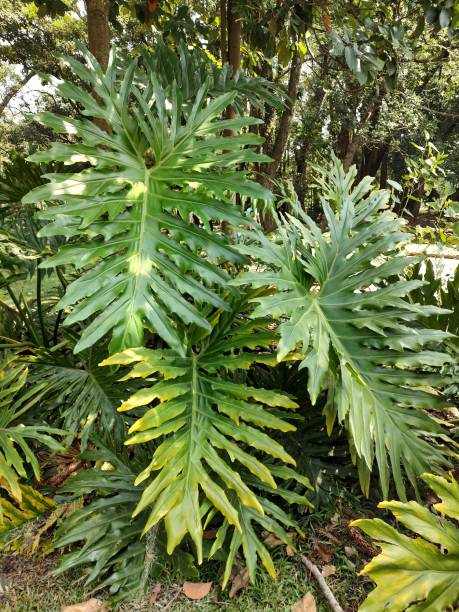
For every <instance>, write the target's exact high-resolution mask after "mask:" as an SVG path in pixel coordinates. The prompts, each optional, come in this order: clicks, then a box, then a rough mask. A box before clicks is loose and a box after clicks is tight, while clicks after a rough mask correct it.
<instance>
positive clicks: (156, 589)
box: [148, 584, 161, 606]
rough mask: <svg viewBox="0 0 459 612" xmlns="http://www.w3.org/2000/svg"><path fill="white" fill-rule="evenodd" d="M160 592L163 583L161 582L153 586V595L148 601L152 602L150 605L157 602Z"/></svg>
mask: <svg viewBox="0 0 459 612" xmlns="http://www.w3.org/2000/svg"><path fill="white" fill-rule="evenodd" d="M160 593H161V585H160V584H155V586H154V587H153V590H152V592H151V595H150V597H149V598H148V603H149V604H150V606H151V605H152V604H154V603H155V602H156V600H157V599H158V597H159V594H160Z"/></svg>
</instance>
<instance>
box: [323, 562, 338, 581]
mask: <svg viewBox="0 0 459 612" xmlns="http://www.w3.org/2000/svg"><path fill="white" fill-rule="evenodd" d="M333 574H336V567H335V566H334V565H324V566H323V568H322V576H324V578H326V577H327V576H333Z"/></svg>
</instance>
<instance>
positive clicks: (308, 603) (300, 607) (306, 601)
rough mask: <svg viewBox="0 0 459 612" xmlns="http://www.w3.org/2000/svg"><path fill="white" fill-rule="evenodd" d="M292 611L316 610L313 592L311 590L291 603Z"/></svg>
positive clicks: (305, 611) (306, 611)
mask: <svg viewBox="0 0 459 612" xmlns="http://www.w3.org/2000/svg"><path fill="white" fill-rule="evenodd" d="M292 612H317V607H316V600H315V599H314V596H313V594H312V593H311V592H309V593H306V595H305V596H304V597H302V598H301V599H300V600H299V601H297V602H296V604H293V607H292Z"/></svg>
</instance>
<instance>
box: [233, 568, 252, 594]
mask: <svg viewBox="0 0 459 612" xmlns="http://www.w3.org/2000/svg"><path fill="white" fill-rule="evenodd" d="M231 582H232V585H231V589H230V592H229V597H230V598H232V597H234V596H235V595H237V594H238V593H239V591H241V590H243V589H246V588H247V587H248V586H249V572H248V571H247V568H244V569H243V570H242V571H241V572H239V574H236V576H234V577H233V578H232V580H231Z"/></svg>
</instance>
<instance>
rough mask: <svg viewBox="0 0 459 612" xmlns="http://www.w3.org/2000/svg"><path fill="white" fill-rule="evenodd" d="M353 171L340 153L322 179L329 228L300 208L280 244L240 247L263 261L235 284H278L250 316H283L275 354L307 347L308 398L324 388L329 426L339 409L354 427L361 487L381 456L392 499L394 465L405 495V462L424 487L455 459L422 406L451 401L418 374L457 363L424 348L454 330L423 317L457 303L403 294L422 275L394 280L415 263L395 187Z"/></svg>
mask: <svg viewBox="0 0 459 612" xmlns="http://www.w3.org/2000/svg"><path fill="white" fill-rule="evenodd" d="M355 176H356V169H355V167H354V168H352V169H351V170H350V171H349V172H348V173H347V174H346V173H344V171H343V167H342V164H341V162H339V161H337V160H335V162H334V166H333V168H332V170H331V171H330V173H328V174H326V175H325V176H324V178H323V179H322V185H323V196H322V206H323V210H324V214H325V218H326V221H327V231H324V230H322V229H321V228H320V227H319V226H318V225H317V224H316V223H315V222H314V221H312V219H310V218H309V217H308V216H307V215H306V214H305V213H304V212H303V211H301V210H300V209H298V211H297V214H298V217H294V216H292V215H288V216H287V217H286V218H285V219H284V220H283V224H282V225H281V226H280V228H279V235H280V240H279V242H278V243H276V242H274V241H270V240H268V239H267V238H266V237H265V236H263V235H260V236H259V245H255V246H244V247H242V248H241V252H243V253H245V254H250V255H251V256H252V257H254V258H255V259H256V260H258V261H259V262H261V265H262V268H261V269H259V270H257V271H254V272H244V273H243V274H242V275H241V276H240V277H239V278H237V279H235V280H234V281H232V283H233V284H236V285H247V284H250V285H252V286H254V287H264V286H272V287H275V289H276V293H274V294H273V295H266V294H263V293H262V294H260V295H259V296H257V297H256V298H254V300H255V301H256V302H259V306H258V307H257V308H256V309H255V311H254V312H253V314H252V316H254V317H260V316H261V317H263V316H272V317H274V318H281V320H282V323H281V324H280V326H279V332H280V341H279V344H278V353H277V358H278V360H279V361H281V360H282V359H284V358H285V357H286V356H287V355H289V354H290V353H291V352H292V351H296V350H297V348H298V346H301V347H302V348H301V352H302V353H303V360H302V362H301V367H306V368H307V369H308V375H309V376H308V391H309V395H310V398H311V401H312V403H313V404H314V403H315V402H316V401H317V398H318V395H319V393H320V392H321V391H322V390H325V389H327V393H328V401H327V404H326V407H325V409H324V413H325V416H326V420H327V427H328V429H329V431H330V430H331V429H332V427H333V424H334V422H335V419H336V418H338V421H339V422H341V423H345V424H346V427H347V428H348V431H349V435H350V440H351V450H352V452H353V454H354V457H355V460H356V462H357V466H358V469H359V474H360V480H361V484H362V487H363V489H364V491H366V492H367V493H368V490H369V476H370V473H371V470H372V467H373V462H374V460H375V459H376V463H377V466H378V469H379V475H380V481H381V486H382V491H383V495H384V497H387V495H388V492H389V482H390V471H389V464H390V467H391V472H392V475H393V479H394V482H395V486H396V489H397V493H398V495H399V496H400V497H402V498H403V497H404V496H405V485H404V479H403V473H402V469H401V468H402V467H403V469H404V472H405V474H406V475H407V477H408V478H409V480H410V482H411V483H412V485H413V486H416V476H417V475H418V474H419V473H421V472H423V471H425V470H426V469H428V468H429V469H431V470H432V466H435V467H436V468H437V469H441V466H445V465H449V461H448V457H447V455H448V450H447V447H446V443H447V437H446V434H445V431H444V430H443V429H442V427H441V426H440V425H439V423H438V421H437V420H435V419H434V418H431V417H430V416H429V415H428V413H427V412H426V409H429V408H435V409H438V410H441V409H442V408H445V407H446V405H447V404H446V402H445V401H444V400H443V399H442V398H441V396H438V395H437V394H436V393H435V392H433V391H432V389H431V387H429V385H430V384H433V383H435V384H437V385H439V384H441V382H442V381H441V376H435V375H432V374H430V375H429V374H427V373H421V372H420V371H419V368H422V367H423V366H426V365H438V366H439V365H442V364H444V363H447V362H448V361H451V357H450V356H449V355H448V354H446V353H441V352H438V351H434V350H424V349H423V348H422V347H423V346H424V345H427V346H428V345H429V344H431V343H441V342H442V341H443V340H444V339H445V338H448V337H449V334H448V332H444V331H439V330H434V329H426V328H423V327H422V326H420V325H419V324H418V323H417V321H418V319H419V318H420V317H421V316H428V315H432V314H440V313H447V312H449V311H447V310H441V309H439V308H438V307H435V306H425V305H424V306H421V305H419V304H415V303H411V302H410V301H409V300H408V299H404V297H405V296H408V295H409V293H410V291H412V290H414V289H416V288H417V287H419V286H420V285H421V284H422V282H421V281H406V280H396V281H393V279H390V277H393V276H394V275H397V274H399V273H401V272H402V271H403V270H404V269H405V268H406V267H407V266H408V265H410V264H411V263H413V261H414V260H413V259H412V258H409V257H403V256H401V255H400V254H399V253H398V247H399V246H400V245H402V244H403V243H404V242H406V241H407V240H408V239H409V236H408V235H407V234H406V233H404V232H402V231H401V224H402V222H401V221H400V220H399V219H398V218H396V217H395V216H394V215H393V214H392V213H390V212H388V211H387V210H386V207H387V202H388V199H389V193H388V192H387V191H385V190H380V191H376V190H372V188H371V183H372V180H373V179H371V178H370V177H366V178H365V179H363V180H362V181H361V182H360V183H359V184H357V185H355V186H354V185H353V182H354V179H355ZM388 279H389V280H388ZM414 368H417V370H416V369H414Z"/></svg>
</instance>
